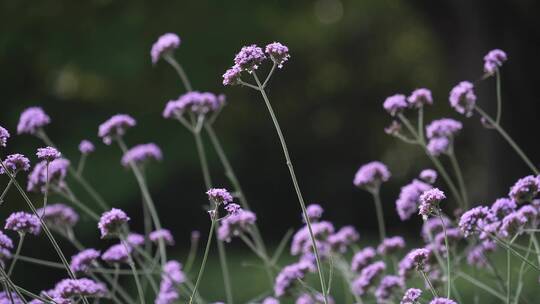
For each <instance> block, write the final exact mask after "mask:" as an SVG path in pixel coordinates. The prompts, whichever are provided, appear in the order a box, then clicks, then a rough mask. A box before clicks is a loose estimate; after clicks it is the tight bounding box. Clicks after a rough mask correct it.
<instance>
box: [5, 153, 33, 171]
mask: <svg viewBox="0 0 540 304" xmlns="http://www.w3.org/2000/svg"><path fill="white" fill-rule="evenodd" d="M4 166H6V168H7V169H8V170H9V171H11V172H12V173H16V172H19V171H28V170H29V169H30V160H29V159H28V158H26V156H24V155H22V154H11V155H8V156H7V157H6V159H5V160H4ZM4 173H6V172H5V171H4V167H2V166H0V174H4Z"/></svg>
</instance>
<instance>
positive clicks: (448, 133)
mask: <svg viewBox="0 0 540 304" xmlns="http://www.w3.org/2000/svg"><path fill="white" fill-rule="evenodd" d="M462 128H463V125H462V124H461V122H459V121H457V120H454V119H451V118H442V119H438V120H434V121H432V122H431V123H430V124H429V125H428V126H427V127H426V135H427V138H428V139H429V142H428V144H427V149H428V151H429V153H430V154H431V155H434V156H438V155H440V154H443V153H448V152H449V151H450V148H451V144H452V143H453V141H454V137H455V136H456V135H457V133H458V132H459V131H460V130H461V129H462Z"/></svg>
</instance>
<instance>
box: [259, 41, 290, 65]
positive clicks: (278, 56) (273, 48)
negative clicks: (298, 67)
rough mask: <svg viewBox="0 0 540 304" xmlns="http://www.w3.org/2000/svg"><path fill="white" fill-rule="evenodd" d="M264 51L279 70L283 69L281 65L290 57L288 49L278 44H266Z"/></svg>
mask: <svg viewBox="0 0 540 304" xmlns="http://www.w3.org/2000/svg"><path fill="white" fill-rule="evenodd" d="M264 51H265V52H266V54H268V56H270V59H272V61H273V62H274V63H275V64H277V66H278V68H280V69H281V68H282V67H283V63H285V61H287V60H289V58H290V57H291V55H289V48H288V47H286V46H285V45H283V44H281V43H279V42H273V43H270V44H268V45H267V46H266V48H265V50H264Z"/></svg>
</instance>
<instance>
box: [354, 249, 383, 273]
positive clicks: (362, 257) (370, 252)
mask: <svg viewBox="0 0 540 304" xmlns="http://www.w3.org/2000/svg"><path fill="white" fill-rule="evenodd" d="M375 255H377V253H376V252H375V249H373V248H372V247H366V248H364V249H362V250H360V251H358V252H357V253H355V254H354V256H353V258H352V262H351V270H352V271H354V272H360V271H361V270H362V269H364V267H366V266H367V265H368V264H369V263H371V261H372V260H373V258H374V257H375Z"/></svg>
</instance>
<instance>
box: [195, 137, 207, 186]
mask: <svg viewBox="0 0 540 304" xmlns="http://www.w3.org/2000/svg"><path fill="white" fill-rule="evenodd" d="M193 137H194V138H195V145H196V147H197V154H198V155H199V161H200V163H201V169H202V174H203V178H204V185H205V186H206V189H205V190H209V189H210V188H212V179H211V178H210V170H209V169H208V161H207V159H206V153H205V150H204V146H203V143H202V140H201V133H200V132H193Z"/></svg>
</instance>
